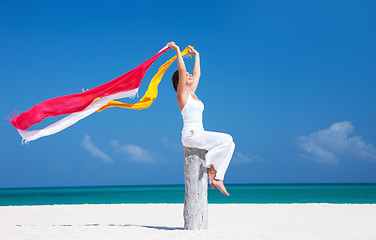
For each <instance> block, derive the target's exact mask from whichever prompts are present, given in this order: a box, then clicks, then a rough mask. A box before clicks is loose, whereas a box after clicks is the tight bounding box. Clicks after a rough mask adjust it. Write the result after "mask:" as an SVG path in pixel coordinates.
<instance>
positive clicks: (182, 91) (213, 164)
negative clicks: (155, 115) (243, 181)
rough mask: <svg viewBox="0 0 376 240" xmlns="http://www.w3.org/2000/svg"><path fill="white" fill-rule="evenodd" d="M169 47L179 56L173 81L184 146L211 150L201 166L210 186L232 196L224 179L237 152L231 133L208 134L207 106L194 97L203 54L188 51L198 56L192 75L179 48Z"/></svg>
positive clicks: (191, 49) (172, 45) (171, 45)
mask: <svg viewBox="0 0 376 240" xmlns="http://www.w3.org/2000/svg"><path fill="white" fill-rule="evenodd" d="M168 47H170V48H171V49H174V50H175V51H176V55H177V62H178V70H177V71H176V72H175V73H174V75H173V76H172V82H173V86H174V89H175V91H176V92H177V100H178V104H179V107H180V111H181V114H182V116H183V120H184V127H183V131H182V142H183V145H184V146H186V147H192V148H199V149H205V150H207V151H208V152H207V153H206V155H205V161H204V162H203V163H202V165H203V166H204V167H206V168H208V175H209V183H210V186H211V187H212V188H213V189H217V188H218V189H219V190H220V191H221V192H222V193H223V194H225V195H227V196H229V195H230V194H229V193H228V192H227V190H226V188H225V185H224V184H223V179H224V175H225V172H226V170H227V167H228V164H229V163H230V160H231V157H232V154H233V153H234V149H235V143H234V142H233V140H232V137H231V136H230V135H228V134H225V133H217V132H209V131H205V130H204V128H203V125H202V112H203V110H204V104H203V103H202V102H201V101H200V100H199V99H198V98H197V96H196V95H195V91H196V89H197V85H198V82H199V80H200V75H201V72H200V55H199V53H198V52H197V51H196V50H195V49H193V48H190V49H189V52H190V54H192V55H194V56H195V64H194V67H193V74H189V73H188V72H187V70H186V68H185V64H184V61H183V57H182V56H181V53H180V49H179V47H178V46H177V45H176V44H175V43H174V42H170V43H168Z"/></svg>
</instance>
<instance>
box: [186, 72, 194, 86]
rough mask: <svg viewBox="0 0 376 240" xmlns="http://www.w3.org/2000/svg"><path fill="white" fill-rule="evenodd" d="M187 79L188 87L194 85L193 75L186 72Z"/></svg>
mask: <svg viewBox="0 0 376 240" xmlns="http://www.w3.org/2000/svg"><path fill="white" fill-rule="evenodd" d="M185 77H186V79H187V85H191V84H192V83H193V79H192V74H190V73H189V72H185Z"/></svg>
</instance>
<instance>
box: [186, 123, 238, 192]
mask: <svg viewBox="0 0 376 240" xmlns="http://www.w3.org/2000/svg"><path fill="white" fill-rule="evenodd" d="M182 141H183V145H184V146H187V147H194V148H200V149H205V150H207V151H208V152H207V153H206V155H205V162H204V163H202V165H203V166H204V167H206V168H208V175H209V183H210V185H211V187H212V188H213V189H216V188H218V189H219V190H220V191H221V192H222V193H223V194H225V195H229V194H228V192H227V191H226V188H225V186H224V184H223V179H224V175H225V173H226V170H227V168H228V165H229V163H230V161H231V157H232V154H233V153H234V149H235V143H234V142H233V140H232V137H231V136H230V135H229V134H225V133H218V132H210V131H200V132H195V133H194V134H192V135H189V136H183V137H182Z"/></svg>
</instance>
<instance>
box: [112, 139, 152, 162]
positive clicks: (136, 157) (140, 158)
mask: <svg viewBox="0 0 376 240" xmlns="http://www.w3.org/2000/svg"><path fill="white" fill-rule="evenodd" d="M111 146H112V147H113V148H114V149H115V151H117V152H120V153H123V154H126V155H128V156H129V157H130V159H131V160H132V161H133V162H136V163H154V162H155V159H154V158H153V157H152V156H151V154H150V153H149V152H147V151H146V150H144V149H142V148H141V147H139V146H137V145H131V144H125V145H120V143H119V142H118V141H115V140H114V141H112V142H111Z"/></svg>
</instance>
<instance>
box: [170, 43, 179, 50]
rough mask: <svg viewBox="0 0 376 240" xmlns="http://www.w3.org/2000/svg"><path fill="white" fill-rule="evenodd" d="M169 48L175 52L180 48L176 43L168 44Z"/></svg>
mask: <svg viewBox="0 0 376 240" xmlns="http://www.w3.org/2000/svg"><path fill="white" fill-rule="evenodd" d="M167 46H168V47H169V48H171V49H174V50H175V51H176V50H178V49H179V47H178V46H177V45H176V44H175V42H169V43H167Z"/></svg>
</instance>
